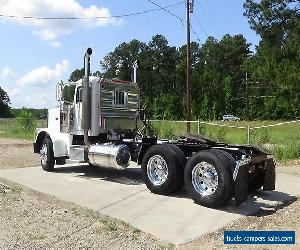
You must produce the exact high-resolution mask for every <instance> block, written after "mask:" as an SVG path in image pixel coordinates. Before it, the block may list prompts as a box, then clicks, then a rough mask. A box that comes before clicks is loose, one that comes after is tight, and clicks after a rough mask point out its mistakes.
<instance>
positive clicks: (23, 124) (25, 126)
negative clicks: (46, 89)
mask: <svg viewBox="0 0 300 250" xmlns="http://www.w3.org/2000/svg"><path fill="white" fill-rule="evenodd" d="M16 121H17V125H18V126H19V128H20V129H22V130H24V131H25V132H29V131H31V130H33V129H34V128H35V122H34V117H33V115H32V113H31V112H29V111H27V110H22V111H21V112H20V114H19V115H18V116H17V119H16Z"/></svg>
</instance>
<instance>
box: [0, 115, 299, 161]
mask: <svg viewBox="0 0 300 250" xmlns="http://www.w3.org/2000/svg"><path fill="white" fill-rule="evenodd" d="M280 122H282V121H251V122H249V121H238V122H219V121H212V122H210V123H213V124H216V125H210V124H203V123H200V124H199V125H198V122H194V123H191V132H192V133H195V134H197V133H198V129H199V132H200V134H202V135H204V136H206V137H208V138H211V139H213V140H216V141H219V142H226V143H231V144H248V137H249V143H250V144H252V145H256V146H258V147H260V148H263V149H264V150H266V151H268V152H270V153H273V154H274V155H275V156H276V159H277V160H278V161H281V162H286V161H288V160H293V159H298V158H299V156H300V155H299V152H300V122H297V123H291V124H284V125H281V126H276V127H268V128H255V127H261V126H266V125H271V124H277V123H280ZM46 124H47V122H46V121H45V120H37V121H35V122H34V127H32V128H31V129H29V130H24V129H22V128H21V127H20V126H19V125H18V123H17V122H16V120H15V119H0V138H16V139H23V140H33V135H34V130H35V128H36V127H45V126H46ZM151 125H152V128H153V129H154V131H155V134H157V135H158V136H159V137H160V138H163V139H175V138H178V137H179V136H182V135H185V134H186V127H187V125H186V123H184V122H174V121H152V122H151ZM220 125H221V126H220ZM228 126H234V127H243V128H231V127H228ZM248 126H249V128H251V129H250V130H249V134H248Z"/></svg>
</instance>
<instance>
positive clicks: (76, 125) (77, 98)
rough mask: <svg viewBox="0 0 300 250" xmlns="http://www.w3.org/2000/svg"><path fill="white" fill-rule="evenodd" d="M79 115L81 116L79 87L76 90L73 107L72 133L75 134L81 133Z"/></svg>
mask: <svg viewBox="0 0 300 250" xmlns="http://www.w3.org/2000/svg"><path fill="white" fill-rule="evenodd" d="M81 115H82V88H81V86H80V87H78V88H77V89H76V95H75V105H74V132H75V133H77V134H81V133H82V129H81Z"/></svg>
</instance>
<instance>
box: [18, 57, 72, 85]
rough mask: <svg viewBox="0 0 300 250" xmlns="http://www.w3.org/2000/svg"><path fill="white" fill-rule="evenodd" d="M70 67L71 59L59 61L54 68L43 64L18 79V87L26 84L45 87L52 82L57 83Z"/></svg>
mask: <svg viewBox="0 0 300 250" xmlns="http://www.w3.org/2000/svg"><path fill="white" fill-rule="evenodd" d="M68 69H69V61H68V60H63V61H62V62H61V63H57V64H56V65H55V68H54V69H51V68H49V67H48V66H42V67H39V68H36V69H33V70H31V71H30V72H28V73H27V74H26V75H24V76H22V77H20V78H19V79H17V82H16V83H17V87H19V88H20V87H25V86H38V87H45V86H47V85H49V84H51V83H55V82H57V81H59V80H60V78H61V76H62V74H63V73H64V72H66V70H68Z"/></svg>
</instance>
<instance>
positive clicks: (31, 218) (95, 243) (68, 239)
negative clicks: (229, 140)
mask: <svg viewBox="0 0 300 250" xmlns="http://www.w3.org/2000/svg"><path fill="white" fill-rule="evenodd" d="M38 165H39V157H38V156H37V155H35V154H33V153H32V142H30V141H23V140H13V139H0V169H4V168H17V167H28V166H38ZM289 165H291V166H288V167H287V166H279V167H278V171H280V172H286V173H289V174H295V173H296V172H297V173H299V172H300V164H299V161H293V162H290V164H289ZM0 214H1V216H0V249H71V248H72V249H173V248H175V247H174V246H172V245H169V244H167V243H164V242H161V241H159V240H157V239H155V238H154V237H152V236H150V235H147V234H145V233H143V232H141V231H139V230H137V229H134V228H133V227H131V226H129V225H127V224H125V223H123V222H119V221H116V220H113V219H110V218H107V217H103V218H100V217H96V216H95V215H93V214H92V212H91V211H88V210H84V209H81V208H78V207H75V206H67V205H63V204H60V203H58V202H55V201H51V202H50V201H44V200H41V199H39V198H37V197H35V196H31V195H28V194H26V193H23V192H21V191H20V190H15V189H13V188H9V187H5V186H3V185H1V184H0ZM199 226H202V225H199ZM224 230H276V231H279V230H292V231H294V230H295V231H296V241H297V244H296V245H294V246H292V245H290V246H289V245H286V246H285V245H281V246H280V245H277V246H272V245H255V246H252V245H246V246H243V245H224V244H223V233H224ZM299 235H300V199H295V200H294V201H292V202H290V203H288V204H283V205H281V206H278V207H277V208H276V209H275V210H272V211H265V212H259V213H257V214H255V215H252V216H247V217H244V218H241V219H239V220H238V221H235V222H234V223H232V224H230V225H227V226H225V227H224V228H222V229H220V230H218V231H216V232H213V233H210V234H207V235H204V236H202V237H200V238H198V239H196V240H194V241H193V242H190V243H188V244H185V245H181V246H178V247H176V249H265V250H266V249H300V239H299Z"/></svg>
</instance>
